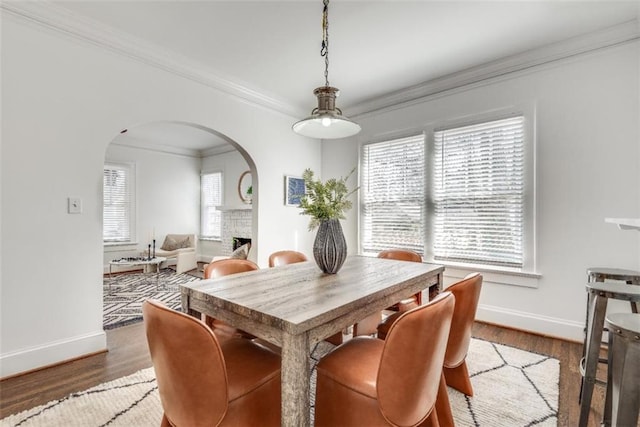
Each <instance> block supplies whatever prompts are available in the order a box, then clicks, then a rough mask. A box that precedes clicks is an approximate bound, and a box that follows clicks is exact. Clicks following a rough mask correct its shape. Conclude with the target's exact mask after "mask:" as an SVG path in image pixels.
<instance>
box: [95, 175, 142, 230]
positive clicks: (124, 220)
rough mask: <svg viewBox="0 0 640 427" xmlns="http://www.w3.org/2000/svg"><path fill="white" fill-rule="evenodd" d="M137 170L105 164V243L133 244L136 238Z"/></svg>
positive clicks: (103, 217)
mask: <svg viewBox="0 0 640 427" xmlns="http://www.w3.org/2000/svg"><path fill="white" fill-rule="evenodd" d="M134 175H135V168H134V166H133V165H131V164H114V163H111V164H105V165H104V170H103V184H102V188H103V210H102V224H103V225H102V227H103V229H102V238H103V240H104V242H106V243H107V242H108V243H117V242H132V241H133V240H134V238H135V227H134V220H133V217H134V214H135V194H134V188H135V186H134V179H135V178H134Z"/></svg>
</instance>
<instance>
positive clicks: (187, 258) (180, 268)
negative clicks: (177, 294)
mask: <svg viewBox="0 0 640 427" xmlns="http://www.w3.org/2000/svg"><path fill="white" fill-rule="evenodd" d="M197 244H198V239H197V237H196V235H195V234H167V237H165V239H164V242H163V243H162V246H160V248H156V256H158V257H165V258H167V260H171V259H175V260H176V273H184V272H185V271H189V270H193V269H194V268H197V267H198V263H197V260H196V254H197Z"/></svg>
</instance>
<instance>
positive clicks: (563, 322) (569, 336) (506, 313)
mask: <svg viewBox="0 0 640 427" xmlns="http://www.w3.org/2000/svg"><path fill="white" fill-rule="evenodd" d="M476 320H479V321H481V322H486V323H492V324H495V325H504V326H506V327H509V328H513V329H520V330H522V331H528V332H533V333H535V334H540V335H546V336H550V337H555V338H560V339H564V340H569V341H579V342H582V340H583V338H584V332H583V329H584V323H583V322H575V321H572V320H567V319H559V318H556V317H548V316H541V315H539V314H534V313H527V312H524V311H517V310H509V309H505V308H502V307H496V306H491V305H483V304H480V305H479V306H478V311H477V314H476Z"/></svg>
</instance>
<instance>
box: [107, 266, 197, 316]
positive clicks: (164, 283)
mask: <svg viewBox="0 0 640 427" xmlns="http://www.w3.org/2000/svg"><path fill="white" fill-rule="evenodd" d="M157 280H158V282H157V284H156V275H155V274H143V273H133V274H119V275H114V276H113V279H110V278H108V277H105V279H104V284H103V289H104V300H103V314H102V324H103V327H104V329H114V328H118V327H120V326H125V325H129V324H131V323H135V322H140V321H141V320H142V303H143V302H144V301H145V300H147V299H149V298H153V299H157V300H160V301H162V302H163V303H165V304H166V305H167V306H169V307H171V308H173V309H179V308H180V287H179V285H180V284H182V283H187V282H192V281H194V280H200V279H199V278H198V277H195V276H192V275H190V274H186V273H182V274H178V273H176V272H175V271H174V270H171V269H169V268H166V269H163V270H161V271H160V273H159V275H158V277H157ZM109 283H111V288H109Z"/></svg>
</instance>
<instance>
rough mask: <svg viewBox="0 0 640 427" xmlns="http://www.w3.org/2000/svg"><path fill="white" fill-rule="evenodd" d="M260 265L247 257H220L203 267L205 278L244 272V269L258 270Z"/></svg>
mask: <svg viewBox="0 0 640 427" xmlns="http://www.w3.org/2000/svg"><path fill="white" fill-rule="evenodd" d="M259 268H260V267H258V265H257V264H256V263H255V262H253V261H249V260H248V259H234V258H229V259H220V260H218V261H213V262H212V263H211V264H209V265H207V266H206V267H205V268H204V278H205V279H217V278H218V277H222V276H227V275H229V274H235V273H244V272H245V271H253V270H258V269H259Z"/></svg>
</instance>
